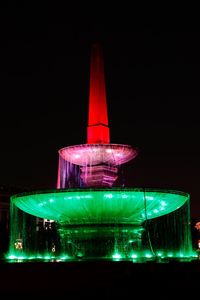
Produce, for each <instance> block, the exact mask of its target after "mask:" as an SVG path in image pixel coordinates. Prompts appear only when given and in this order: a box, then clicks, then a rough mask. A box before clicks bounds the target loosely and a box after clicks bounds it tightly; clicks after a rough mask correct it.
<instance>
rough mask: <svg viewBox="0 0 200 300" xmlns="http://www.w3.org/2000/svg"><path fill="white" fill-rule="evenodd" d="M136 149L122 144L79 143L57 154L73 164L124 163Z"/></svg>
mask: <svg viewBox="0 0 200 300" xmlns="http://www.w3.org/2000/svg"><path fill="white" fill-rule="evenodd" d="M137 154H138V150H137V149H136V148H133V147H132V146H130V145H122V144H81V145H75V146H69V147H65V148H62V149H60V150H59V155H60V156H61V157H62V158H63V159H64V160H66V161H69V162H71V163H73V164H75V165H79V166H86V165H90V166H91V165H98V164H109V165H112V166H116V165H121V164H124V163H126V162H128V161H130V160H131V159H133V158H135V157H136V156H137Z"/></svg>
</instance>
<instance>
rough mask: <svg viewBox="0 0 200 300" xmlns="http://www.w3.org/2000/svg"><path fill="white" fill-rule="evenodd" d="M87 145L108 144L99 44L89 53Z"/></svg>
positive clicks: (108, 133)
mask: <svg viewBox="0 0 200 300" xmlns="http://www.w3.org/2000/svg"><path fill="white" fill-rule="evenodd" d="M87 143H88V144H108V143H110V129H109V127H108V113H107V103H106V88H105V78H104V64H103V53H102V49H101V46H100V45H99V44H93V45H92V53H91V64H90V91H89V114H88V127H87Z"/></svg>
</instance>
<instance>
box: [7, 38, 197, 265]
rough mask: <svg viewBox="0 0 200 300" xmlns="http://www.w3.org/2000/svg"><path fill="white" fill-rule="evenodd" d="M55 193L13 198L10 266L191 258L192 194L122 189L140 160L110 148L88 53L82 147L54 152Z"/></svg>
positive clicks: (125, 149)
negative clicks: (127, 170)
mask: <svg viewBox="0 0 200 300" xmlns="http://www.w3.org/2000/svg"><path fill="white" fill-rule="evenodd" d="M58 154H59V162H58V177H57V188H56V189H54V190H47V191H33V192H28V193H22V194H17V195H14V196H12V197H11V228H10V231H11V232H10V248H9V253H8V255H7V258H8V259H9V260H14V261H24V260H25V259H26V260H27V259H28V260H33V261H35V260H46V261H49V260H50V261H51V260H53V261H55V260H56V261H66V260H72V261H77V260H91V259H92V260H100V259H101V260H102V259H103V260H121V259H122V260H131V261H147V260H154V259H155V258H156V259H163V260H164V259H166V258H167V260H169V259H170V258H174V257H175V258H178V259H183V258H187V259H189V258H190V257H191V256H192V247H191V234H190V197H189V194H187V193H184V192H181V191H174V190H160V189H148V188H133V187H125V186H124V184H121V182H122V181H121V180H120V176H121V173H120V171H121V168H122V167H124V166H125V165H126V163H128V162H129V161H130V160H133V159H134V158H135V157H136V156H137V155H138V149H137V148H134V147H132V146H130V145H124V144H112V143H110V131H109V125H108V113H107V104H106V89H105V79H104V66H103V53H102V49H101V47H100V46H99V45H98V44H94V45H93V46H92V55H91V68H90V94H89V117H88V127H87V143H86V144H81V145H75V146H68V147H65V148H62V149H60V150H59V151H58Z"/></svg>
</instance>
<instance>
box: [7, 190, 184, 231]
mask: <svg viewBox="0 0 200 300" xmlns="http://www.w3.org/2000/svg"><path fill="white" fill-rule="evenodd" d="M188 199H189V194H187V193H183V192H180V191H173V190H158V189H140V188H139V189H138V188H137V189H136V188H112V189H91V188H90V189H56V190H47V191H34V192H30V193H23V194H17V195H14V196H12V197H11V201H12V203H13V204H14V205H16V206H17V207H18V208H20V209H21V210H22V211H24V212H26V213H28V214H31V215H34V216H36V217H39V218H44V219H49V220H54V221H57V222H58V223H60V224H73V225H76V224H99V223H101V224H116V223H117V224H135V225H140V224H142V222H143V221H145V220H147V219H153V218H157V217H160V216H163V215H165V214H169V213H171V212H172V211H174V210H177V209H178V208H180V207H181V206H182V205H184V204H185V202H186V201H187V200H188Z"/></svg>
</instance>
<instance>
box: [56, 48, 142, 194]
mask: <svg viewBox="0 0 200 300" xmlns="http://www.w3.org/2000/svg"><path fill="white" fill-rule="evenodd" d="M137 154H138V151H137V149H135V148H133V147H132V146H130V145H123V144H110V129H109V126H108V114H107V103H106V88H105V78H104V64H103V53H102V49H101V47H100V45H99V44H94V45H93V46H92V53H91V65H90V92H89V113H88V127H87V144H82V145H75V146H69V147H65V148H62V149H60V150H59V155H60V158H61V160H60V164H63V161H65V162H66V161H67V162H69V163H71V164H74V165H78V166H79V167H80V177H81V179H82V181H83V182H84V185H85V186H86V187H107V186H109V187H111V186H112V185H113V184H114V182H115V181H116V179H117V178H118V166H120V165H122V164H124V163H126V162H128V161H130V160H131V159H133V158H135V157H136V155H137ZM67 171H68V170H66V169H65V168H64V167H63V166H59V172H58V188H60V187H62V188H65V187H66V186H65V184H60V181H62V182H65V180H63V178H66V172H67Z"/></svg>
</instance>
